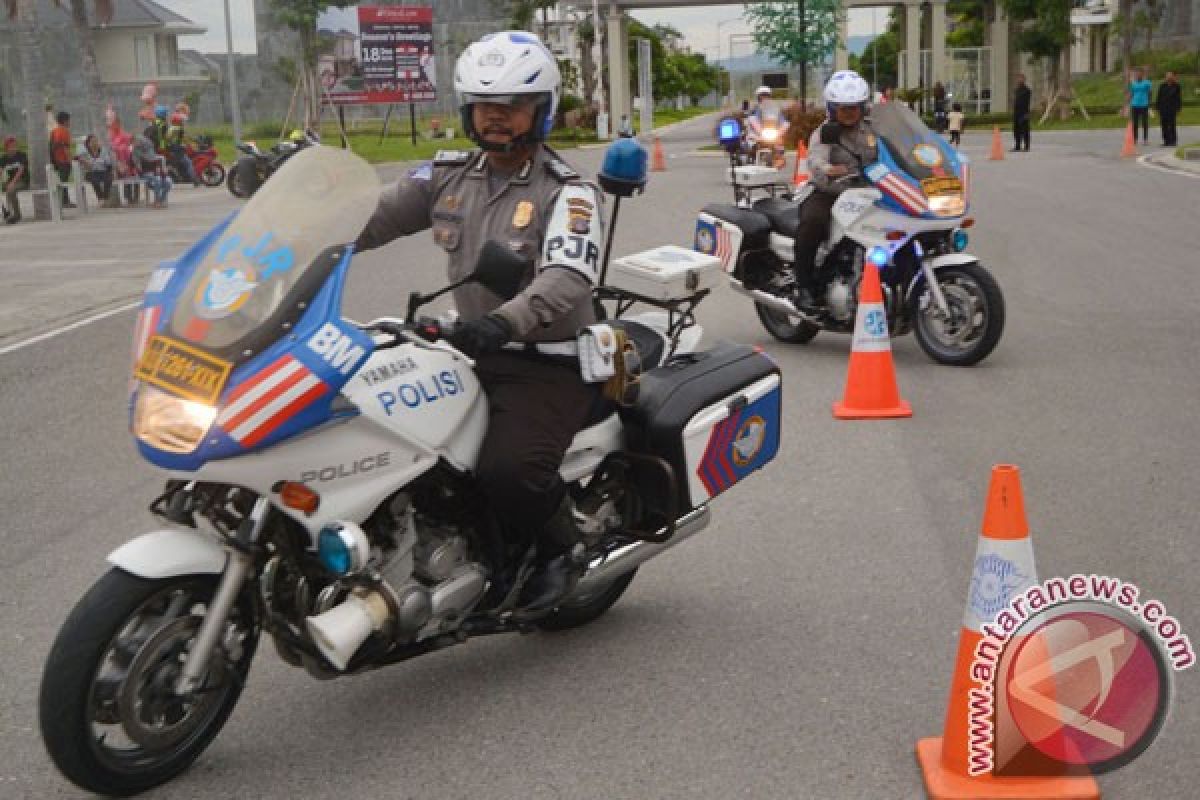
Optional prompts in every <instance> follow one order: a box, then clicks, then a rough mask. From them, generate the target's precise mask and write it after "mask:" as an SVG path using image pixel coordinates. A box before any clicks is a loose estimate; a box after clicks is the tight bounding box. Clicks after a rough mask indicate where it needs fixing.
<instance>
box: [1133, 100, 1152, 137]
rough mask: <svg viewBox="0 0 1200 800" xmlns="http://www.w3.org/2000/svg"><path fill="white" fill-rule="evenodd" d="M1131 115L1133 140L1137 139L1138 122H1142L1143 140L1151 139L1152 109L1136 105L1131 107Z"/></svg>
mask: <svg viewBox="0 0 1200 800" xmlns="http://www.w3.org/2000/svg"><path fill="white" fill-rule="evenodd" d="M1129 117H1130V120H1131V121H1132V122H1133V140H1134V141H1135V142H1136V141H1137V132H1138V123H1139V122H1140V123H1141V124H1142V141H1143V142H1148V141H1150V109H1149V107H1146V108H1138V107H1137V106H1134V107H1132V108H1130V109H1129Z"/></svg>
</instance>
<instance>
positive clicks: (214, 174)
mask: <svg viewBox="0 0 1200 800" xmlns="http://www.w3.org/2000/svg"><path fill="white" fill-rule="evenodd" d="M200 177H201V179H202V180H203V181H204V185H205V186H212V187H216V186H220V185H221V184H222V183H224V182H225V167H224V166H223V165H221V164H218V163H217V162H216V161H214V162H212V163H211V164H209V165H208V166H207V167H205V168H204V174H203V175H201V176H200Z"/></svg>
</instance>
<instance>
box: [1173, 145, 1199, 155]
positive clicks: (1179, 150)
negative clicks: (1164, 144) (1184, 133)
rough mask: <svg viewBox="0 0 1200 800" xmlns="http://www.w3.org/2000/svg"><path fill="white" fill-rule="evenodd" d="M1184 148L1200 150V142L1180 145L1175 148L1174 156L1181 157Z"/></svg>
mask: <svg viewBox="0 0 1200 800" xmlns="http://www.w3.org/2000/svg"><path fill="white" fill-rule="evenodd" d="M1185 150H1200V142H1192V143H1191V144H1185V145H1183V146H1182V147H1180V148H1178V149H1176V150H1175V157H1176V158H1183V157H1184V151H1185Z"/></svg>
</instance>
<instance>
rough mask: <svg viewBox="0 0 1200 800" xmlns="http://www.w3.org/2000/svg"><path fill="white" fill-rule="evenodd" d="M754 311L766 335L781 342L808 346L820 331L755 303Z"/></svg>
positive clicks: (811, 325) (803, 321)
mask: <svg viewBox="0 0 1200 800" xmlns="http://www.w3.org/2000/svg"><path fill="white" fill-rule="evenodd" d="M754 310H755V311H757V312H758V319H759V321H760V322H762V324H763V327H764V328H766V329H767V333H769V334H771V335H772V336H774V337H775V338H776V339H778V340H779V341H781V342H787V343H788V344H808V343H809V342H811V341H812V340H813V337H815V336H816V335H817V334H818V333H820V331H821V329H820V328H818V327H817V326H816V325H814V324H813V323H811V322H808V321H806V320H799V321H797V322H793V321H792V318H791V317H789V316H788V315H787V314H785V313H783V312H782V311H776V310H775V309H773V308H771V307H770V306H766V305H763V304H762V303H755V304H754Z"/></svg>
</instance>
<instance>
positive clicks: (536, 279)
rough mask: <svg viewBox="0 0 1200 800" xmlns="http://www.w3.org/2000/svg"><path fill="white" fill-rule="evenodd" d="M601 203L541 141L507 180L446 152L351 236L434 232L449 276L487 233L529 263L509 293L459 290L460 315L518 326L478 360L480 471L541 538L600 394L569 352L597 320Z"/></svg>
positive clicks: (488, 487)
mask: <svg viewBox="0 0 1200 800" xmlns="http://www.w3.org/2000/svg"><path fill="white" fill-rule="evenodd" d="M600 203H601V199H600V193H599V192H598V191H597V190H596V189H595V188H594V187H593V186H591V185H590V184H587V183H584V182H583V181H582V180H581V179H580V177H579V175H578V173H576V172H575V170H573V169H572V168H571V167H570V166H568V165H567V164H566V163H565V162H564V161H562V160H561V159H560V158H559V157H558V156H557V155H556V154H555V153H554V152H553V151H551V150H550V149H549V148H547V147H545V146H544V145H539V146H538V147H537V149H536V150H535V152H534V153H533V156H532V157H531V158H530V160H529V161H527V162H526V163H525V164H524V165H523V166H522V167H521V168H520V169H518V170H517V171H516V172H515V173H514V174H512V175H510V176H507V177H504V176H499V175H495V174H492V171H491V166H490V165H489V163H488V156H487V153H483V152H478V151H476V152H458V151H451V152H447V151H443V152H440V153H438V155H437V157H436V158H435V159H434V161H433V162H432V163H429V164H425V165H423V166H421V167H418V168H417V169H414V170H412V171H410V172H409V173H408V175H407V176H406V177H403V178H401V179H400V180H398V181H397V182H396V183H395V184H393V185H391V186H389V187H387V188H386V189H385V190H384V191H383V193H382V195H381V196H380V201H379V205H378V207H377V208H376V210H375V214H374V215H373V216H372V218H371V220H370V221H369V222H368V223H367V227H366V228H365V229H364V230H363V232H362V234H361V235H360V236H359V238H358V241H357V242H356V243H355V247H356V249H357V250H366V249H370V248H373V247H379V246H381V245H383V244H386V243H387V242H390V241H392V240H393V239H396V238H397V237H400V236H406V235H409V234H413V233H417V232H419V231H423V230H426V229H431V230H432V234H433V240H434V242H435V243H437V245H438V246H439V247H441V248H442V249H443V250H444V251H445V252H446V256H447V261H448V271H449V278H450V280H451V281H458V280H460V279H462V278H464V277H466V275H468V274H469V273H470V272H471V270H472V269H473V268H474V266H475V263H476V260H477V258H478V256H479V253H480V251H481V250H482V248H483V245H484V243H485V242H487V241H489V240H494V241H497V242H499V243H501V244H504V245H507V246H508V247H509V248H510V249H511V250H513V251H514V252H516V253H517V254H518V255H521V256H524V257H525V258H526V259H527V260H528V262H529V267H528V270H527V272H526V274H525V276H524V279H523V280H522V283H521V290H520V292H519V293H518V294H517V296H516V297H514V298H512V299H511V300H504V299H503V298H501V297H498V296H496V295H495V294H493V293H492V292H491V291H490V290H488V289H486V288H484V287H483V286H479V285H477V284H468V285H466V286H462V287H460V288H458V289H455V290H454V299H455V305H456V306H457V308H458V311H459V314H460V315H461V316H462V319H463V320H466V321H473V320H478V319H480V318H482V317H484V316H485V315H487V314H494V315H497V316H501V317H503V318H504V319H505V321H507V322H508V323H509V325H510V326H511V327H512V330H513V339H514V342H513V343H511V344H509V345H507V346H506V349H505V350H504V351H502V352H500V353H494V354H489V355H482V356H480V357H479V359H478V360H477V363H476V372H477V374H478V375H479V377H480V380H481V381H482V383H483V386H484V389H485V391H486V392H487V394H488V400H489V409H490V421H489V425H488V432H487V435H486V437H485V439H484V442H483V447H482V449H481V452H480V456H479V462H478V464H477V465H476V475H477V478H478V481H479V485H480V487H481V489H482V490H483V492H484V495H485V496H486V497H487V499H488V501H489V504H490V506H491V507H492V509H493V510H494V511H495V512H496V514H497V516H498V517H499V519H500V521H501V523H502V524H503V525H504V527H505V528H506V529H507V531H508V532H509V533H510V534H511V535H519V536H522V537H524V536H531V535H534V534H535V533H537V532H538V531H540V529H541V528H542V527H543V525H544V523H545V522H546V521H547V520H548V519H549V518H550V517H551V515H552V514H553V513H554V512H555V510H556V509H557V508H558V506H559V504H560V503H561V502H562V500H563V498H564V496H565V493H566V489H565V486H564V485H563V483H562V479H561V478H560V477H559V474H558V469H559V466H560V465H561V464H562V460H563V456H564V455H565V454H566V451H567V448H568V447H569V446H570V444H571V440H572V439H573V438H574V436H575V434H576V433H578V432H579V430H580V429H581V428H583V426H584V424H585V423H586V421H587V417H588V415H589V412H590V410H591V408H592V405H593V402H594V401H595V399H596V395H597V392H596V390H595V389H594V388H593V387H591V386H589V385H588V384H585V383H583V380H582V378H581V377H580V374H579V366H578V363H577V362H576V361H575V360H574V359H573V358H572V359H570V360H569V361H567V360H564V356H568V355H571V354H573V353H574V343H575V336H576V333H577V332H578V331H579V329H580V328H582V327H584V326H586V325H589V324H591V323H593V322H595V311H594V307H593V305H592V287H593V286H594V285H595V284H596V282H597V280H598V274H599V268H600V255H601V251H602V250H601V249H602V247H603V242H604V230H603V222H602V217H601V206H600Z"/></svg>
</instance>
